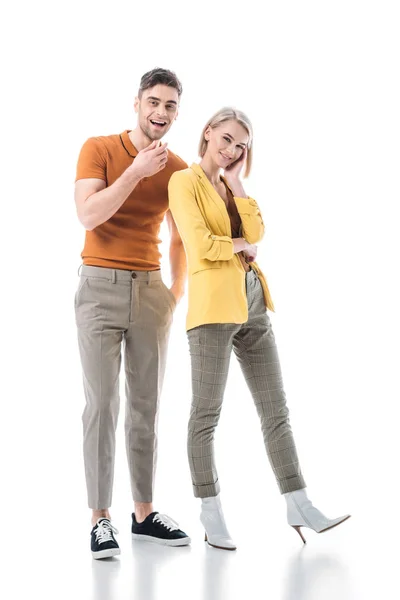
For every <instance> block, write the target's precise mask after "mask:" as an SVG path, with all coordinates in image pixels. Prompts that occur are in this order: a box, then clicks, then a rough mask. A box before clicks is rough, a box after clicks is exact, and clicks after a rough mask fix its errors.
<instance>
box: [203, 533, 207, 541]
mask: <svg viewBox="0 0 400 600" xmlns="http://www.w3.org/2000/svg"><path fill="white" fill-rule="evenodd" d="M207 539H208V538H207V533H205V534H204V541H205V542H207Z"/></svg>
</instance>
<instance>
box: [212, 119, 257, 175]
mask: <svg viewBox="0 0 400 600" xmlns="http://www.w3.org/2000/svg"><path fill="white" fill-rule="evenodd" d="M204 137H205V139H206V140H207V141H208V144H207V150H206V153H205V156H207V157H209V158H211V159H212V160H213V161H214V162H215V163H216V164H217V165H218V167H220V168H221V169H226V168H227V167H229V166H230V165H231V164H232V163H234V162H235V161H236V160H238V159H239V158H240V157H241V156H242V154H243V152H244V149H245V148H246V146H247V144H248V142H249V134H248V133H247V131H246V130H245V128H244V127H243V126H242V125H240V124H239V123H238V122H237V121H234V120H230V121H225V122H224V123H221V125H218V127H215V128H214V129H212V128H211V127H208V128H207V129H206V131H205V133H204Z"/></svg>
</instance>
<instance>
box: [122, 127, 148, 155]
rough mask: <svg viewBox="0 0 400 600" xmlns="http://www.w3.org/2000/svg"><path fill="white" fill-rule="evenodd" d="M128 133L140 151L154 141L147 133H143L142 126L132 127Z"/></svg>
mask: <svg viewBox="0 0 400 600" xmlns="http://www.w3.org/2000/svg"><path fill="white" fill-rule="evenodd" d="M128 135H129V139H130V140H131V142H132V144H133V145H134V146H135V148H136V150H137V151H138V152H140V151H141V150H143V149H144V148H147V146H150V144H151V142H152V141H153V140H150V139H149V138H148V137H147V135H145V134H144V133H143V131H142V130H141V129H140V127H135V129H132V131H130V132H129V133H128Z"/></svg>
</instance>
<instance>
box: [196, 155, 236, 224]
mask: <svg viewBox="0 0 400 600" xmlns="http://www.w3.org/2000/svg"><path fill="white" fill-rule="evenodd" d="M190 168H191V169H192V171H194V172H195V173H196V175H197V181H198V183H199V185H200V187H201V189H202V190H203V192H204V193H205V194H206V196H207V197H208V199H209V200H210V201H211V202H212V207H213V211H212V212H213V216H214V218H215V220H216V221H217V222H219V223H220V225H221V226H222V227H221V229H222V231H224V232H225V233H224V235H229V236H231V235H232V229H231V221H230V219H229V215H228V211H227V210H226V205H225V202H224V201H223V199H222V198H221V196H220V195H219V194H218V192H217V190H215V189H214V187H213V185H212V184H211V181H210V180H209V179H208V177H207V175H206V174H205V173H204V171H203V169H202V168H201V166H200V165H198V164H197V163H193V164H192V165H191V167H190Z"/></svg>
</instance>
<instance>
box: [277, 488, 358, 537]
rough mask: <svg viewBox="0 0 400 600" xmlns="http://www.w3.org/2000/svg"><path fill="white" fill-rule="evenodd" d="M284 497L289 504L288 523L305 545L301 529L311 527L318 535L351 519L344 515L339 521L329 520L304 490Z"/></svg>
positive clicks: (289, 493)
mask: <svg viewBox="0 0 400 600" xmlns="http://www.w3.org/2000/svg"><path fill="white" fill-rule="evenodd" d="M283 495H284V496H285V500H286V502H287V519H288V523H289V525H291V526H292V527H293V528H294V529H295V530H296V531H297V533H298V534H299V536H300V537H301V539H302V540H303V542H304V543H306V540H305V539H304V536H303V534H302V532H301V530H300V528H301V527H309V528H310V529H313V530H314V531H316V532H317V533H322V532H323V531H326V530H327V529H332V527H336V525H339V524H340V523H343V521H346V519H348V518H349V517H350V515H344V516H343V517H338V518H337V519H328V518H327V517H325V515H323V514H322V512H321V511H319V510H318V509H317V508H315V506H313V505H312V502H311V500H309V499H308V496H307V493H306V490H305V489H304V488H303V489H301V490H296V491H295V492H288V493H286V494H283Z"/></svg>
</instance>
